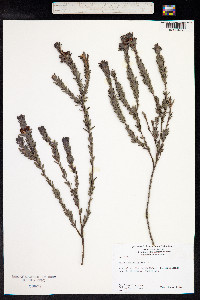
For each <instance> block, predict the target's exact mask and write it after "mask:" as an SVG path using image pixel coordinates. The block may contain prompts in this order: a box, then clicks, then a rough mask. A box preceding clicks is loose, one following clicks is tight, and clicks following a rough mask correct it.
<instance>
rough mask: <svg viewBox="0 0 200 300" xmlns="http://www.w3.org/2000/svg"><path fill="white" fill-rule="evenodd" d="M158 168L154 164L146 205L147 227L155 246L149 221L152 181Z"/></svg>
mask: <svg viewBox="0 0 200 300" xmlns="http://www.w3.org/2000/svg"><path fill="white" fill-rule="evenodd" d="M155 169H156V163H155V164H153V170H152V173H151V177H150V182H149V190H148V199H147V206H146V220H147V227H148V231H149V236H150V239H151V242H152V245H153V246H155V243H154V239H153V236H152V233H151V227H150V223H149V200H150V194H151V186H152V181H153V176H154V172H155Z"/></svg>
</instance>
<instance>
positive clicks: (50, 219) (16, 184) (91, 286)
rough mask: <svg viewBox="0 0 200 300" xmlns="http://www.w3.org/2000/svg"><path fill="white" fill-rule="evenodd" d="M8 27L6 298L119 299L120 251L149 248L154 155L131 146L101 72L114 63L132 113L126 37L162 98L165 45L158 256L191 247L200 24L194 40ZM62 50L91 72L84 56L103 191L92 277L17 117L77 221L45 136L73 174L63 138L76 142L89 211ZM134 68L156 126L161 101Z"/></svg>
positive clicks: (61, 25)
mask: <svg viewBox="0 0 200 300" xmlns="http://www.w3.org/2000/svg"><path fill="white" fill-rule="evenodd" d="M3 27H4V33H3V37H4V41H3V44H4V74H3V77H4V267H5V269H4V274H5V279H4V281H5V290H4V293H5V294H16V295H42V294H44V295H45V294H112V293H113V289H112V285H113V278H114V277H115V276H116V274H113V269H114V268H112V262H113V257H112V254H113V249H114V247H115V245H116V244H121V245H124V244H131V245H132V246H134V245H144V244H145V245H148V244H149V245H150V240H149V236H148V231H147V225H146V219H145V208H146V200H147V192H148V182H149V178H150V174H151V161H150V159H149V157H148V155H147V154H146V152H145V151H143V150H142V149H140V147H138V146H137V144H133V143H131V142H130V139H129V137H128V136H127V134H126V133H125V129H124V127H123V124H121V123H120V122H119V120H118V119H117V117H116V115H115V114H114V112H113V110H112V107H111V105H110V103H109V98H108V94H107V90H108V86H107V82H106V79H105V76H104V74H103V73H102V70H101V69H100V68H99V65H98V64H99V62H100V61H101V60H107V61H108V62H109V65H110V68H111V69H115V71H116V73H117V76H118V80H119V81H120V82H121V84H122V85H123V87H124V89H125V92H126V96H127V99H128V101H129V103H130V104H131V105H133V104H134V98H133V95H132V94H131V89H130V86H129V83H128V81H127V78H126V65H125V62H124V57H123V53H122V52H120V51H118V45H119V42H120V36H121V35H124V34H126V33H128V32H133V35H134V37H136V38H137V49H138V52H139V54H140V56H141V58H142V60H143V63H144V64H145V67H146V68H147V70H148V72H149V75H150V77H151V80H152V85H153V86H154V89H155V91H156V94H157V95H158V96H159V97H160V98H162V96H163V95H162V91H163V83H162V80H161V78H160V74H159V72H158V67H157V65H156V60H155V52H154V50H152V48H153V47H154V45H155V44H156V43H159V45H160V46H161V47H162V55H163V56H164V58H165V63H166V66H167V69H168V89H169V91H170V94H171V96H172V99H174V100H175V102H174V106H173V118H172V120H171V123H170V133H169V136H168V137H167V140H166V143H165V150H164V152H163V154H162V157H161V159H160V161H159V165H158V167H157V169H156V172H155V178H154V181H153V186H152V191H151V203H150V210H149V215H150V222H151V227H152V231H153V232H154V238H155V244H158V245H186V244H193V242H194V134H195V130H194V32H193V22H192V23H191V24H190V29H186V30H180V31H176V30H174V31H169V29H168V28H165V26H163V24H161V22H160V21H108V20H107V21H77V20H76V21H4V23H3ZM55 42H60V43H61V44H62V46H63V50H64V51H68V50H69V51H70V52H71V53H72V57H73V59H74V61H75V62H76V64H77V67H78V68H79V69H80V71H81V72H82V74H83V72H84V70H83V65H82V62H81V61H80V58H79V57H78V56H80V55H81V54H82V53H83V51H85V53H87V54H89V59H90V69H91V81H90V87H89V93H88V106H90V117H91V119H92V121H93V123H94V124H95V129H94V131H93V136H94V155H95V169H94V172H95V176H97V180H96V181H95V186H96V189H95V191H94V200H93V202H92V204H91V216H90V219H89V221H88V223H87V227H86V230H85V261H84V265H83V266H81V265H80V263H81V241H80V239H79V237H78V235H76V234H75V231H74V228H72V226H70V223H69V220H68V219H67V218H66V216H65V215H64V213H63V211H62V209H61V207H60V205H59V203H58V200H57V199H55V197H54V195H53V193H52V191H51V189H50V187H49V186H48V184H47V183H46V181H45V180H44V178H43V177H42V176H41V175H40V171H39V170H38V169H37V168H36V167H35V166H34V164H33V162H32V161H30V160H28V159H26V158H25V157H24V156H22V155H21V154H20V152H19V150H18V147H17V144H16V137H17V136H18V134H19V124H18V122H17V116H19V115H20V114H24V115H25V116H26V121H27V124H28V125H29V126H30V127H31V128H32V130H33V137H34V139H35V141H36V143H37V149H38V152H39V154H40V157H41V160H42V162H43V163H44V165H45V168H46V172H47V173H48V175H49V177H51V179H52V180H54V182H55V183H56V186H58V187H59V189H60V191H61V193H62V195H63V198H64V199H65V202H66V204H67V205H68V207H69V208H70V209H72V210H74V204H73V201H72V200H71V198H70V193H69V191H68V190H67V188H66V185H64V184H63V181H62V176H61V175H60V173H59V170H58V166H57V165H56V164H54V162H53V159H52V156H51V155H52V154H51V150H50V148H49V146H48V145H47V144H46V143H45V142H44V141H43V140H42V138H41V135H40V133H39V132H38V126H42V125H43V126H45V128H46V129H47V131H48V133H49V135H50V136H51V137H52V138H53V139H55V140H56V141H57V142H58V148H59V151H60V154H61V159H62V161H63V164H64V165H65V166H66V168H67V162H66V158H65V153H64V149H63V148H62V138H63V137H70V141H71V147H72V150H73V155H74V158H75V162H76V166H77V169H78V172H79V176H80V182H81V184H80V199H81V200H80V201H81V205H82V207H83V208H84V209H86V207H87V201H88V198H87V189H88V171H89V155H88V149H87V142H86V133H84V132H83V130H82V127H83V124H82V119H81V115H80V112H79V110H78V109H77V107H75V106H74V103H72V100H71V99H70V98H69V97H68V96H67V95H66V94H65V93H62V92H61V91H60V89H59V88H58V87H57V86H56V85H55V84H53V81H52V79H51V76H52V74H54V73H56V75H58V76H60V78H62V79H63V81H64V82H65V83H66V84H67V85H68V87H69V88H70V89H71V90H72V91H73V92H74V93H75V94H77V93H78V89H77V86H76V83H75V81H74V80H73V76H72V74H71V72H70V70H69V68H67V66H66V65H65V64H61V63H60V60H59V58H58V53H57V51H56V49H55V48H54V43H55ZM131 65H132V67H133V70H134V72H135V75H136V76H137V80H138V82H139V92H140V103H141V111H142V110H144V111H145V112H146V114H147V115H148V116H149V118H151V117H152V116H153V114H154V102H153V101H154V100H153V97H152V95H151V94H150V93H149V92H148V89H147V87H146V86H145V85H144V84H143V82H142V79H141V77H140V74H139V71H138V68H137V65H136V63H135V58H134V56H131ZM127 118H128V116H127ZM130 122H131V121H130ZM143 126H144V127H145V123H143ZM147 134H148V132H147ZM149 142H150V143H151V141H150V139H149ZM191 255H192V254H191ZM191 276H192V274H191ZM116 292H117V291H116ZM133 293H134V291H133ZM137 293H139V292H138V291H137Z"/></svg>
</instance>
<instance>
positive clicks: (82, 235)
mask: <svg viewBox="0 0 200 300" xmlns="http://www.w3.org/2000/svg"><path fill="white" fill-rule="evenodd" d="M81 240H82V261H81V265H83V261H84V254H85V253H84V252H85V243H84V232H83V226H82V225H81Z"/></svg>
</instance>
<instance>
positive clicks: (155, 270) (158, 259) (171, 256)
mask: <svg viewBox="0 0 200 300" xmlns="http://www.w3.org/2000/svg"><path fill="white" fill-rule="evenodd" d="M193 265H194V259H193V245H192V244H185V245H180V244H177V245H176V244H174V245H170V244H166V245H164V244H163V245H158V246H151V245H132V244H116V245H114V248H113V292H114V293H119V294H185V293H194V275H193V274H194V266H193Z"/></svg>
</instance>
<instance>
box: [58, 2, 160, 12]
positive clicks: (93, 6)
mask: <svg viewBox="0 0 200 300" xmlns="http://www.w3.org/2000/svg"><path fill="white" fill-rule="evenodd" d="M52 13H53V14H153V13H154V3H153V2H142V3H140V2H53V3H52Z"/></svg>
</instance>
